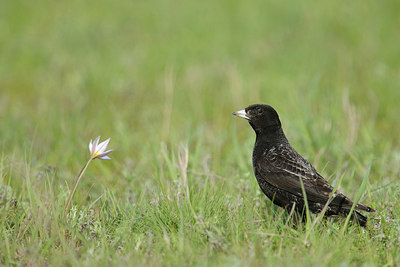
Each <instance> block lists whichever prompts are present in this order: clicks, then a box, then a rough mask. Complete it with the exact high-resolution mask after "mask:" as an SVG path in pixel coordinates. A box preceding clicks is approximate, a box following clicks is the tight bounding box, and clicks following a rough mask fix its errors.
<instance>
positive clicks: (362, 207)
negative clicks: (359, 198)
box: [356, 203, 377, 212]
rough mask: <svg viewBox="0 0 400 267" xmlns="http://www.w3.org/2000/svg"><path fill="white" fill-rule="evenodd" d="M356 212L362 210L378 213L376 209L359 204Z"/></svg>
mask: <svg viewBox="0 0 400 267" xmlns="http://www.w3.org/2000/svg"><path fill="white" fill-rule="evenodd" d="M356 210H362V211H366V212H377V211H376V210H375V209H373V208H371V207H368V206H366V205H364V204H361V203H358V204H357V205H356Z"/></svg>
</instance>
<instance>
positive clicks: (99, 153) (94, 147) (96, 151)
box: [89, 136, 114, 159]
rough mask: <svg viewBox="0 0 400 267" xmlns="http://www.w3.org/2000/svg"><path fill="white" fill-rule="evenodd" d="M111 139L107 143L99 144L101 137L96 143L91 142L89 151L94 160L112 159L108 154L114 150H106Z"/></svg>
mask: <svg viewBox="0 0 400 267" xmlns="http://www.w3.org/2000/svg"><path fill="white" fill-rule="evenodd" d="M110 139H111V138H108V139H107V140H106V141H104V142H101V143H100V144H99V140H100V136H99V137H97V138H96V139H95V140H94V142H92V140H90V143H89V151H90V157H91V158H92V159H111V158H110V157H109V156H107V155H108V154H110V153H111V152H112V151H114V149H111V150H107V151H105V150H106V148H107V146H108V143H109V142H110Z"/></svg>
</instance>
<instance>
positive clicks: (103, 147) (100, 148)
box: [96, 138, 111, 154]
mask: <svg viewBox="0 0 400 267" xmlns="http://www.w3.org/2000/svg"><path fill="white" fill-rule="evenodd" d="M110 140H111V138H108V139H107V140H105V141H103V142H101V143H100V144H99V145H98V147H97V148H96V150H97V153H99V154H101V153H103V152H104V150H106V148H107V146H108V143H109V142H110Z"/></svg>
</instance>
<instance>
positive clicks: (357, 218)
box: [350, 211, 368, 227]
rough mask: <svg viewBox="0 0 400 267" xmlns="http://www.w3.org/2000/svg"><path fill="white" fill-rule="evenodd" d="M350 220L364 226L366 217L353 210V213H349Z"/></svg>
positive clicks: (366, 220)
mask: <svg viewBox="0 0 400 267" xmlns="http://www.w3.org/2000/svg"><path fill="white" fill-rule="evenodd" d="M350 221H353V222H356V223H358V224H359V225H360V226H362V227H366V226H367V222H368V218H367V217H365V216H364V215H362V214H361V213H359V212H357V211H354V212H353V214H351V217H350Z"/></svg>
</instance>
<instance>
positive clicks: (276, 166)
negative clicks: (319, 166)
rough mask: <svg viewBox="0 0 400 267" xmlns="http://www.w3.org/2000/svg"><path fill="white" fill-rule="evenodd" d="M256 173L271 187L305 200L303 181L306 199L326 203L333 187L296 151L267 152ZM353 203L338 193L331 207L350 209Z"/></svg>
mask: <svg viewBox="0 0 400 267" xmlns="http://www.w3.org/2000/svg"><path fill="white" fill-rule="evenodd" d="M255 168H256V171H257V172H258V173H259V174H260V175H261V177H262V178H263V179H266V181H267V182H268V183H270V184H271V185H273V186H275V187H277V188H279V189H281V190H285V191H287V192H290V193H292V194H294V195H296V196H299V197H303V193H302V189H301V184H300V179H302V181H303V185H304V189H305V192H306V195H307V200H308V201H312V202H316V203H321V204H323V205H324V204H325V203H326V202H327V201H328V200H329V196H330V195H331V193H332V190H333V187H332V186H331V185H330V184H329V183H328V182H327V181H326V180H325V179H324V178H323V177H322V176H321V175H320V174H319V173H318V172H317V171H316V170H315V168H314V167H313V166H312V165H311V164H310V163H309V162H308V161H307V160H305V159H304V158H303V157H301V156H300V155H299V154H298V153H297V152H296V151H295V150H294V149H293V148H291V147H290V148H287V147H281V148H274V149H271V150H268V151H266V153H264V156H263V158H262V160H259V161H258V162H256V163H255ZM352 205H353V202H352V201H351V200H350V199H349V198H347V197H346V196H344V195H343V194H341V193H339V192H338V191H336V192H335V193H334V195H333V199H331V203H330V204H329V206H337V207H338V208H342V207H343V208H350V207H351V206H352Z"/></svg>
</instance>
